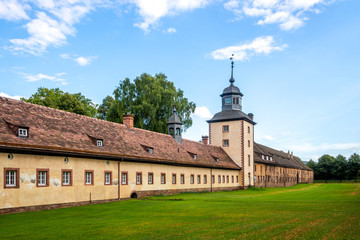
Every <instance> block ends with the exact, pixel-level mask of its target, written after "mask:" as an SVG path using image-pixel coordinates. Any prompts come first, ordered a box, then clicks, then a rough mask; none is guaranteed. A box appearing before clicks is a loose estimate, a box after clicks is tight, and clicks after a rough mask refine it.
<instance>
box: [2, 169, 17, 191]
mask: <svg viewBox="0 0 360 240" xmlns="http://www.w3.org/2000/svg"><path fill="white" fill-rule="evenodd" d="M4 175H5V178H6V180H5V185H4V188H19V175H20V170H19V168H4Z"/></svg>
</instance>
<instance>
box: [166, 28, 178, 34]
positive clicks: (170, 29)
mask: <svg viewBox="0 0 360 240" xmlns="http://www.w3.org/2000/svg"><path fill="white" fill-rule="evenodd" d="M166 32H167V33H176V29H175V28H173V27H170V28H168V29H167V30H166Z"/></svg>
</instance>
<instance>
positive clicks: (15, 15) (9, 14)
mask: <svg viewBox="0 0 360 240" xmlns="http://www.w3.org/2000/svg"><path fill="white" fill-rule="evenodd" d="M29 9H31V7H30V6H29V5H28V4H23V3H21V2H19V1H17V0H0V19H5V20H8V21H17V20H22V19H29V16H28V15H27V14H26V10H29Z"/></svg>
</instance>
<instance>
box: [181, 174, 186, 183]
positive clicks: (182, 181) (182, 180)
mask: <svg viewBox="0 0 360 240" xmlns="http://www.w3.org/2000/svg"><path fill="white" fill-rule="evenodd" d="M180 183H181V184H184V183H185V175H184V174H181V175H180Z"/></svg>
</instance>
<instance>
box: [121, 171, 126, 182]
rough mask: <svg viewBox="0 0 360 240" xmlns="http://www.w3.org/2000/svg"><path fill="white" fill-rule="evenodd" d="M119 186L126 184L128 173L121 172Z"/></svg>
mask: <svg viewBox="0 0 360 240" xmlns="http://www.w3.org/2000/svg"><path fill="white" fill-rule="evenodd" d="M121 184H122V185H127V184H128V172H121Z"/></svg>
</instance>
